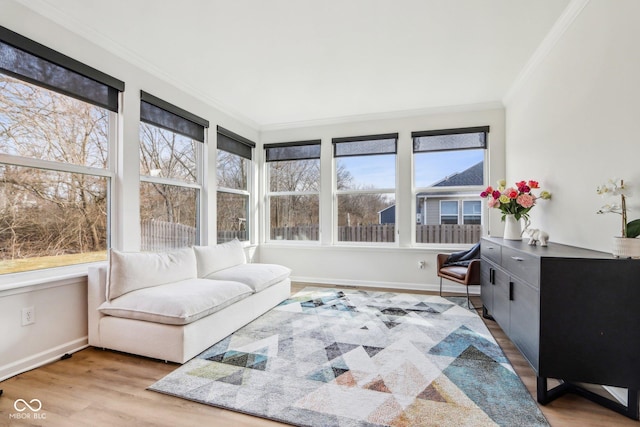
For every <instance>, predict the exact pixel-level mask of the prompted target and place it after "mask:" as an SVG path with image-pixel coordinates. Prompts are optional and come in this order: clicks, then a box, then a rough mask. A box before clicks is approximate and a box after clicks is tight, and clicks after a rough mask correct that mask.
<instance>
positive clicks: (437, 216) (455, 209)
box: [411, 126, 489, 243]
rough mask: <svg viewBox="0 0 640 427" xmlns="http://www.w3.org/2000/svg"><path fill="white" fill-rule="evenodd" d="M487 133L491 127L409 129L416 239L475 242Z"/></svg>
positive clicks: (478, 234)
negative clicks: (418, 130) (411, 151)
mask: <svg viewBox="0 0 640 427" xmlns="http://www.w3.org/2000/svg"><path fill="white" fill-rule="evenodd" d="M488 132H489V127H488V126H484V127H473V128H462V129H444V130H433V131H424V132H413V133H412V134H411V136H412V137H413V168H414V197H415V200H416V213H417V215H416V217H417V220H416V225H415V226H416V234H415V236H416V243H475V242H477V241H478V240H479V239H480V236H481V233H482V226H481V221H482V215H481V202H480V197H479V194H480V192H481V191H482V189H483V188H484V187H485V185H484V176H485V171H484V165H485V161H484V159H485V154H486V148H487V133H488ZM474 199H475V200H474ZM460 201H462V206H460ZM460 209H462V216H461V217H460ZM454 225H455V227H454Z"/></svg>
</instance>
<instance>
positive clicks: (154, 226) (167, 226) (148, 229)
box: [140, 220, 196, 252]
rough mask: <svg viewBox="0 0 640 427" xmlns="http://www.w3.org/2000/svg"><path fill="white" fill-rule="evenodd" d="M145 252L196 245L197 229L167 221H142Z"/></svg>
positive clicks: (142, 245)
mask: <svg viewBox="0 0 640 427" xmlns="http://www.w3.org/2000/svg"><path fill="white" fill-rule="evenodd" d="M140 226H141V231H142V242H141V248H142V250H143V251H151V252H155V251H164V250H167V249H176V248H184V247H189V246H193V245H195V244H196V229H195V227H189V226H188V225H183V224H177V223H175V222H165V221H153V220H151V221H142V223H141V224H140Z"/></svg>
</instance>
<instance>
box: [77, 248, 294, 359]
mask: <svg viewBox="0 0 640 427" xmlns="http://www.w3.org/2000/svg"><path fill="white" fill-rule="evenodd" d="M290 273H291V270H289V269H288V268H286V267H283V266H281V265H275V264H248V263H247V261H246V258H245V254H244V249H243V248H242V245H241V243H240V242H238V241H237V240H234V241H232V242H227V243H223V244H220V245H215V246H195V247H193V248H185V249H181V250H178V251H174V252H162V253H143V252H141V253H133V252H131V253H124V252H119V251H115V250H111V252H110V255H109V262H108V264H106V265H102V266H97V267H91V268H90V269H89V280H88V323H89V345H92V346H95V347H101V348H106V349H111V350H118V351H123V352H126V353H132V354H137V355H141V356H147V357H152V358H155V359H160V360H165V361H171V362H177V363H185V362H186V361H188V360H189V359H191V358H193V357H194V356H196V355H198V354H199V353H201V352H202V351H203V350H205V349H207V348H208V347H210V346H211V345H213V344H215V343H216V342H218V341H220V340H221V339H223V338H225V337H226V336H228V335H229V334H231V333H232V332H234V331H236V330H237V329H239V328H240V327H242V326H244V325H246V324H247V323H249V322H251V321H252V320H254V319H255V318H257V317H259V316H260V315H262V314H263V313H265V312H266V311H268V310H269V309H271V308H273V307H274V306H276V305H277V304H279V303H280V302H282V301H283V300H285V299H287V298H288V297H289V296H290V293H291V282H290V279H289V274H290Z"/></svg>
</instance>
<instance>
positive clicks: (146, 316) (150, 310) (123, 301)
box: [98, 279, 253, 325]
mask: <svg viewBox="0 0 640 427" xmlns="http://www.w3.org/2000/svg"><path fill="white" fill-rule="evenodd" d="M252 293H253V290H252V289H251V288H249V287H248V286H247V285H244V284H242V283H238V282H227V281H218V280H207V279H188V280H182V281H179V282H175V283H169V284H165V285H160V286H154V287H150V288H144V289H139V290H137V291H133V292H129V293H127V294H125V295H122V296H120V297H118V298H115V299H113V300H111V301H110V302H109V301H106V302H104V303H103V304H102V305H101V306H100V307H98V310H99V311H100V312H101V313H102V314H106V315H109V316H115V317H125V318H128V319H137V320H145V321H148V322H155V323H164V324H167V325H186V324H189V323H191V322H195V321H196V320H198V319H201V318H203V317H205V316H208V315H210V314H211V313H215V312H216V311H219V310H222V309H223V308H225V307H227V306H229V305H231V304H233V303H234V302H236V301H239V300H241V299H243V298H245V297H247V296H249V295H251V294H252Z"/></svg>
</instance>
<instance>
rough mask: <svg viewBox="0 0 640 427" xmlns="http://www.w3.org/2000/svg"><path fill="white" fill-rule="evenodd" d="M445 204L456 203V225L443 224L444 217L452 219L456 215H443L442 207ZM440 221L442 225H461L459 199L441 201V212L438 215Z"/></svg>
mask: <svg viewBox="0 0 640 427" xmlns="http://www.w3.org/2000/svg"><path fill="white" fill-rule="evenodd" d="M445 203H455V204H456V213H455V218H456V222H455V223H448V222H442V217H443V216H445V217H451V218H453V216H454V214H443V213H442V211H443V209H442V207H443V205H444V204H445ZM438 221H439V223H440V224H441V225H442V224H447V225H458V224H460V200H458V199H452V200H440V212H439V215H438Z"/></svg>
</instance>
